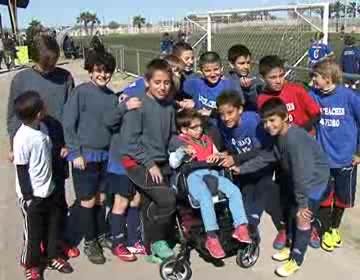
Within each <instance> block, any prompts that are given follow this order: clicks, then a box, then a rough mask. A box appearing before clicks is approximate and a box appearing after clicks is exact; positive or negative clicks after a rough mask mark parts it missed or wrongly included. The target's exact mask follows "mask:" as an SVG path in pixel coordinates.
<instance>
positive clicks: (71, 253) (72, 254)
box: [62, 244, 80, 258]
mask: <svg viewBox="0 0 360 280" xmlns="http://www.w3.org/2000/svg"><path fill="white" fill-rule="evenodd" d="M62 251H63V253H64V255H65V256H66V257H68V258H77V257H78V256H80V250H79V249H78V248H77V247H71V246H68V245H66V244H63V245H62Z"/></svg>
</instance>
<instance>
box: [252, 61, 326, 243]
mask: <svg viewBox="0 0 360 280" xmlns="http://www.w3.org/2000/svg"><path fill="white" fill-rule="evenodd" d="M259 72H260V74H261V76H262V77H263V79H264V81H265V88H264V91H263V92H262V93H260V95H259V96H258V97H257V106H258V109H260V110H261V107H262V106H263V104H264V103H265V102H266V101H267V100H269V99H271V98H274V97H276V98H279V99H281V100H282V101H283V102H284V103H285V104H286V107H287V109H288V112H289V122H290V123H293V124H295V125H297V126H299V127H303V128H304V129H305V130H307V131H311V132H312V131H313V127H314V124H315V123H316V122H317V121H319V118H320V107H319V106H318V104H317V103H316V102H315V100H313V99H312V97H311V96H310V95H309V94H308V93H307V92H306V90H305V89H304V88H303V87H302V86H300V85H298V84H295V83H291V82H287V81H286V80H285V67H284V62H283V60H282V59H280V57H278V56H276V55H269V56H265V57H263V58H262V59H261V60H260V65H259ZM280 177H281V176H280V175H279V173H278V172H277V180H278V181H279V183H280V185H282V184H281V178H280ZM281 190H283V188H282V186H281ZM281 192H282V191H281ZM282 207H285V205H284V203H283V205H282ZM284 211H285V210H284ZM275 219H276V220H279V218H275ZM283 219H284V218H281V219H280V220H283ZM283 222H284V223H285V222H286V221H284V220H283ZM275 226H276V228H277V229H278V231H279V232H278V234H277V236H276V238H275V240H274V243H273V246H274V248H275V249H282V248H284V247H285V245H286V240H287V237H286V230H285V226H284V225H283V224H278V225H275ZM313 237H314V238H313V239H314V240H313V241H314V242H312V243H311V245H312V246H314V247H317V248H318V247H319V245H320V243H319V240H318V238H317V235H313Z"/></svg>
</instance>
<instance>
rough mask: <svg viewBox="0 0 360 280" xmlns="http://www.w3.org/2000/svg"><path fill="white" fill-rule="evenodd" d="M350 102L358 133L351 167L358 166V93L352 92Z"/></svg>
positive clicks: (359, 98) (359, 126) (359, 127)
mask: <svg viewBox="0 0 360 280" xmlns="http://www.w3.org/2000/svg"><path fill="white" fill-rule="evenodd" d="M350 102H351V108H352V113H353V115H354V119H355V122H356V124H357V131H358V135H357V139H358V145H357V150H356V155H355V157H354V159H353V165H358V164H360V158H359V156H360V112H359V111H360V110H359V108H360V95H359V94H358V93H355V92H352V94H351V96H350Z"/></svg>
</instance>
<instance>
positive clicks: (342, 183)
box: [321, 166, 357, 208]
mask: <svg viewBox="0 0 360 280" xmlns="http://www.w3.org/2000/svg"><path fill="white" fill-rule="evenodd" d="M356 176H357V167H356V166H350V167H344V168H332V169H330V179H329V184H328V189H327V192H326V194H325V195H324V199H323V200H322V202H321V206H322V207H331V206H332V205H335V206H337V207H340V208H352V207H354V204H355V193H356Z"/></svg>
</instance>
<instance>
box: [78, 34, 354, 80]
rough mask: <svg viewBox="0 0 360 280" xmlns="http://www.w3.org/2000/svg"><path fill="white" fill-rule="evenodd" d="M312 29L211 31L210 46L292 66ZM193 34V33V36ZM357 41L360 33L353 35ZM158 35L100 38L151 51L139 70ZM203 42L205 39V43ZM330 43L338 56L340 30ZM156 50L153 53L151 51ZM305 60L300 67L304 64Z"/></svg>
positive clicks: (133, 68) (131, 65) (132, 67)
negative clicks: (240, 48) (239, 47)
mask: <svg viewBox="0 0 360 280" xmlns="http://www.w3.org/2000/svg"><path fill="white" fill-rule="evenodd" d="M313 34H314V33H313V32H302V33H297V32H295V31H294V32H291V31H290V32H286V33H284V32H271V33H269V32H264V31H263V32H261V31H257V32H238V33H234V32H221V33H215V34H213V40H212V49H213V50H214V51H216V52H218V53H219V54H220V55H221V57H222V58H223V59H224V61H226V53H227V50H228V49H229V48H230V47H231V46H232V45H233V44H238V43H242V44H245V45H246V46H248V47H249V48H250V50H251V52H252V54H253V58H254V60H259V59H260V58H261V57H262V56H264V55H269V54H277V55H279V56H280V57H282V58H283V59H284V60H285V61H286V62H287V63H288V64H289V65H293V64H294V63H295V62H296V61H297V59H298V58H299V57H301V56H302V55H303V54H304V53H305V51H306V50H307V48H308V47H309V46H310V40H311V38H312V36H313ZM195 36H196V35H195ZM354 36H356V39H357V41H359V40H360V34H359V35H358V34H355V35H354ZM160 39H161V34H159V33H157V34H117V35H109V36H104V38H103V41H104V44H105V45H106V46H107V47H110V48H111V47H114V46H119V45H123V46H126V47H128V48H129V49H141V50H148V51H152V52H151V53H145V54H144V52H142V57H141V65H140V69H141V71H143V70H144V67H145V64H146V63H147V62H148V61H150V60H151V59H152V58H153V57H155V56H156V53H158V52H159V48H160ZM77 41H78V42H79V43H81V44H82V45H84V46H86V45H87V44H88V42H89V38H81V39H77ZM204 43H205V42H204ZM329 44H330V46H331V48H332V49H333V50H334V52H335V55H336V57H337V58H338V59H339V58H340V56H341V51H342V49H343V46H344V43H343V40H342V38H341V35H340V34H339V33H331V34H329ZM204 50H206V45H205V44H200V49H199V48H198V49H197V50H196V53H197V55H199V53H201V52H202V51H204ZM154 52H155V53H154ZM306 61H307V60H306V59H305V60H304V61H303V62H302V63H301V64H300V66H306ZM125 66H126V68H127V70H128V71H129V72H134V73H136V72H137V65H136V52H135V51H133V50H128V51H127V52H126V55H125ZM295 72H296V73H295V74H296V77H295V78H294V79H296V80H298V81H305V80H307V79H308V74H307V73H306V72H304V71H295Z"/></svg>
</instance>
